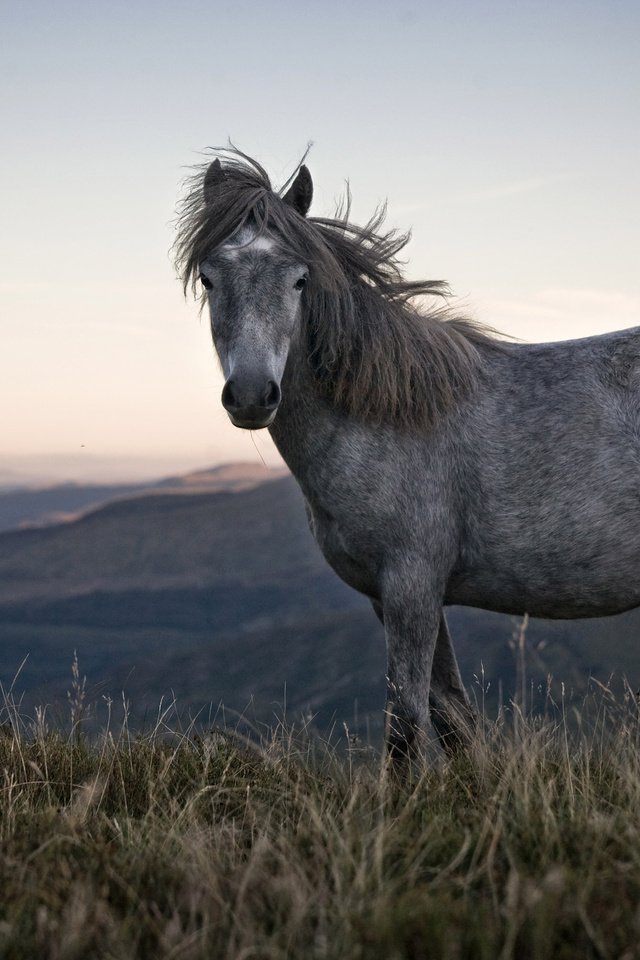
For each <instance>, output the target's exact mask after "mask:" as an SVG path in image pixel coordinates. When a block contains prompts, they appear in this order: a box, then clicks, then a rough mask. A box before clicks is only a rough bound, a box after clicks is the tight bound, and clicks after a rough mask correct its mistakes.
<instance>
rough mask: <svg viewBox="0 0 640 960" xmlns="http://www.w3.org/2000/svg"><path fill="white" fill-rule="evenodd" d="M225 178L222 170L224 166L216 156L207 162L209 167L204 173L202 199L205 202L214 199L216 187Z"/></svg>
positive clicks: (217, 187)
mask: <svg viewBox="0 0 640 960" xmlns="http://www.w3.org/2000/svg"><path fill="white" fill-rule="evenodd" d="M226 179H227V175H226V173H225V172H224V167H223V166H222V164H221V163H220V161H219V160H218V158H217V157H216V159H215V160H214V161H213V163H211V164H209V168H208V170H207V172H206V173H205V175H204V184H203V190H204V199H205V203H211V201H212V200H214V199H215V196H216V194H217V192H218V189H219V187H220V185H221V184H222V183H224V181H225V180H226Z"/></svg>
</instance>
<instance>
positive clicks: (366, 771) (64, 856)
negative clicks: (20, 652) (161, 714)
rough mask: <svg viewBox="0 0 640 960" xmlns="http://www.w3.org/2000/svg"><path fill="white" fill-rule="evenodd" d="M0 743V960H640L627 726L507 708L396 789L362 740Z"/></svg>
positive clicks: (10, 719)
mask: <svg viewBox="0 0 640 960" xmlns="http://www.w3.org/2000/svg"><path fill="white" fill-rule="evenodd" d="M5 716H6V723H5V724H4V726H3V727H2V728H1V733H0V898H1V905H0V956H2V957H8V958H16V960H19V958H25V960H26V958H29V960H32V958H35V957H37V958H51V960H54V958H55V960H63V958H64V960H70V958H82V960H87V958H93V957H101V958H102V957H104V958H113V960H115V958H118V960H120V958H134V957H136V958H137V957H144V958H154V960H156V958H158V960H160V958H166V960H168V958H185V960H186V958H193V960H195V958H207V960H212V958H223V960H263V958H264V960H266V958H274V960H275V958H283V960H284V958H298V957H300V958H305V960H306V958H311V960H313V958H326V960H330V958H331V960H333V958H335V960H338V958H339V960H348V958H353V960H360V958H363V960H364V958H367V960H368V958H371V960H400V958H412V960H413V958H415V960H439V958H443V960H445V958H446V960H459V958H474V960H475V958H482V960H503V958H504V960H506V958H511V957H513V958H517V960H542V958H554V960H565V958H591V957H594V958H603V957H604V958H608V957H611V958H618V960H633V958H635V957H639V956H640V950H639V948H638V943H639V942H640V752H639V750H638V747H639V740H640V723H639V722H638V717H637V710H636V704H635V701H634V699H633V697H631V696H628V697H627V700H626V703H623V704H620V705H616V704H615V703H613V702H612V701H611V700H610V698H608V697H607V694H606V693H604V694H603V696H602V700H601V702H600V705H599V707H598V712H597V715H596V716H595V718H594V719H593V722H592V723H591V724H590V726H589V732H588V733H587V732H586V731H585V728H584V723H582V724H581V723H580V722H576V723H573V724H572V733H571V734H570V733H569V724H568V723H567V722H566V721H565V720H564V719H563V718H562V716H561V717H560V719H559V720H556V721H553V722H551V721H549V720H540V719H538V720H535V719H523V718H522V716H520V714H519V713H518V712H517V711H515V712H513V711H508V712H507V713H506V714H505V715H503V716H501V717H500V718H499V719H498V720H497V721H496V722H493V723H488V722H487V723H486V724H485V725H484V727H483V729H482V730H481V731H480V732H479V733H478V736H477V740H476V743H475V745H474V748H473V751H472V755H471V756H469V757H460V758H458V759H456V760H455V761H448V762H445V761H443V760H442V759H440V760H438V761H436V762H435V763H434V764H432V765H431V766H430V768H429V769H428V770H426V771H425V772H424V774H423V775H422V776H421V777H420V778H419V779H417V780H416V781H415V782H414V783H412V784H411V785H406V786H404V787H398V786H397V785H394V784H393V782H391V781H390V779H389V777H388V776H386V775H385V771H384V769H383V767H382V766H381V764H380V761H379V758H376V756H375V755H374V753H373V751H371V750H370V749H367V748H362V749H361V748H360V746H359V745H358V744H355V745H354V744H349V745H348V746H347V747H346V748H345V749H344V750H342V751H337V750H335V749H329V748H328V747H326V746H323V745H322V744H319V743H318V742H316V741H313V740H311V739H309V738H305V737H304V736H300V737H299V738H295V737H292V736H291V735H288V734H286V733H285V731H284V730H283V729H280V730H277V731H276V732H274V733H273V734H272V735H271V736H270V738H269V739H268V740H267V741H265V742H264V743H262V744H261V745H251V744H249V743H246V742H243V741H241V740H240V739H239V738H238V737H236V736H234V735H233V734H225V733H218V732H206V733H200V734H196V733H195V732H194V731H193V730H191V731H187V732H183V733H181V734H180V733H175V732H174V734H173V735H172V736H169V737H168V736H167V733H166V730H165V729H164V726H163V724H162V723H159V724H158V725H157V726H156V728H155V729H154V730H153V731H151V732H150V733H148V734H147V735H145V736H138V737H134V736H133V735H131V734H130V733H129V731H128V729H127V726H126V724H123V725H121V726H120V729H118V730H117V732H106V733H105V734H104V735H103V736H101V737H100V738H97V739H94V740H92V741H91V742H86V741H84V740H83V739H82V738H81V737H78V731H77V729H76V732H75V734H74V735H72V736H63V735H62V734H61V733H59V732H55V731H53V732H51V731H47V729H46V726H45V724H44V722H43V718H42V717H41V716H40V717H36V720H35V722H34V723H33V724H32V725H31V727H29V728H25V726H24V725H23V724H22V723H21V722H20V720H19V718H18V715H17V713H16V711H12V710H8V711H7V712H6V715H5Z"/></svg>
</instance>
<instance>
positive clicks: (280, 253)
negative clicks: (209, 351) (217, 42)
mask: <svg viewBox="0 0 640 960" xmlns="http://www.w3.org/2000/svg"><path fill="white" fill-rule="evenodd" d="M225 179H226V174H225V172H224V170H223V168H222V166H221V164H220V161H219V160H214V162H213V163H212V164H211V165H210V166H209V168H208V170H207V173H206V176H205V178H204V198H205V202H206V203H209V202H211V201H213V200H215V198H216V197H219V191H221V190H222V191H224V187H225ZM312 195H313V184H312V181H311V176H310V174H309V171H308V170H307V168H306V167H305V166H304V165H303V166H301V167H300V169H299V170H298V173H297V175H296V178H295V180H294V181H293V183H292V184H291V186H290V188H289V190H288V191H287V193H286V194H285V196H284V197H283V198H282V200H283V202H284V203H286V204H289V205H290V206H292V207H293V208H294V210H295V211H296V212H297V213H298V214H300V216H302V217H304V216H306V214H307V212H308V210H309V206H310V204H311V198H312ZM307 274H308V269H307V265H306V264H305V263H301V262H299V261H298V260H296V259H295V258H293V257H292V256H291V255H290V254H288V253H287V252H286V251H285V250H283V248H282V247H281V246H279V245H278V243H277V240H276V238H275V237H272V236H270V235H269V234H268V233H267V232H262V233H261V232H260V231H258V230H257V229H256V228H255V227H251V226H250V225H246V226H244V227H241V228H240V229H238V230H236V232H235V234H234V235H233V236H231V237H229V239H228V240H227V241H226V242H225V243H224V244H223V245H222V246H221V247H218V248H217V249H216V250H215V251H214V253H213V254H212V255H211V256H209V257H208V258H207V259H206V260H204V261H203V262H201V263H200V279H201V281H202V283H203V285H204V288H205V290H206V291H207V297H208V301H209V311H210V313H211V331H212V333H213V342H214V344H215V347H216V350H217V352H218V356H219V357H220V362H221V364H222V369H223V370H224V375H225V377H226V383H225V385H224V389H223V391H222V403H223V406H224V408H225V409H226V411H227V413H228V414H229V417H230V419H231V422H232V423H233V424H235V426H236V427H243V428H244V429H246V430H260V429H261V428H262V427H268V426H269V424H271V423H273V420H274V418H275V416H276V413H277V411H278V406H279V405H280V396H281V393H280V385H281V381H282V376H283V374H284V368H285V364H286V362H287V356H288V354H289V347H290V344H291V339H292V337H293V336H294V334H295V332H296V329H297V327H298V326H299V320H300V312H301V300H302V291H303V289H304V286H305V283H306V281H307Z"/></svg>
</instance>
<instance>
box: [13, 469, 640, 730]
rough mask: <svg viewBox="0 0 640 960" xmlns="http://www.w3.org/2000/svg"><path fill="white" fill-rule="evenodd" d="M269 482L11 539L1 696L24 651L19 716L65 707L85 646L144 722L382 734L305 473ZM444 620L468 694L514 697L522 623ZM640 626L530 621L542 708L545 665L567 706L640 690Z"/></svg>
mask: <svg viewBox="0 0 640 960" xmlns="http://www.w3.org/2000/svg"><path fill="white" fill-rule="evenodd" d="M253 469H255V468H252V470H253ZM272 476H273V475H272V474H271V473H268V472H267V471H263V472H262V473H260V474H259V475H258V474H255V473H252V472H251V470H248V469H247V468H246V467H242V468H237V469H236V468H234V469H231V468H225V469H223V470H221V471H220V470H219V471H211V472H209V471H207V472H205V473H203V474H196V475H192V476H191V477H190V478H171V479H170V480H167V481H162V482H161V483H159V484H156V485H154V487H153V488H152V489H148V490H147V491H146V492H143V491H140V490H136V491H135V495H133V496H129V497H118V499H116V500H112V501H110V502H108V503H106V504H103V505H101V506H99V507H96V508H95V509H89V510H88V511H87V512H84V513H83V514H82V515H81V516H79V517H78V518H77V519H75V520H72V521H69V522H65V523H61V524H57V525H53V526H45V527H33V528H30V529H20V530H12V531H7V532H4V533H2V534H0V680H1V681H2V684H3V688H4V689H5V691H6V690H7V689H8V688H9V687H10V686H11V682H12V678H13V677H14V674H15V672H16V670H17V669H18V667H19V666H20V664H21V663H22V661H23V659H24V658H25V657H26V658H27V660H26V662H25V664H24V666H23V668H22V671H21V673H20V675H19V677H18V678H17V680H16V682H15V686H14V691H17V692H19V693H21V694H23V708H24V709H25V710H26V711H27V712H28V711H29V710H33V707H34V705H35V704H37V703H50V704H51V703H57V704H58V705H59V707H58V708H60V705H62V706H61V709H63V710H65V709H66V706H65V701H66V691H67V690H68V689H69V686H70V664H71V661H72V658H73V652H74V650H77V651H78V657H79V661H80V669H81V672H82V673H86V675H87V683H88V687H87V690H88V698H89V700H90V701H91V702H98V703H104V700H103V698H108V699H110V700H112V701H114V702H117V703H119V702H121V701H122V691H124V693H125V696H126V697H127V698H128V699H129V701H130V703H131V709H132V712H133V714H134V716H135V718H136V719H137V720H141V719H142V718H143V717H144V716H152V715H155V712H156V711H157V708H158V704H159V703H160V701H161V698H163V697H164V698H165V700H164V702H166V698H167V697H171V696H173V695H174V694H175V695H176V696H177V698H178V701H179V703H180V704H181V706H182V707H183V708H184V710H186V711H187V712H190V713H194V712H197V711H199V710H202V709H204V710H205V713H206V715H207V716H208V715H209V711H211V710H213V712H214V713H215V711H216V710H217V709H218V706H219V704H221V703H223V704H224V705H225V709H227V710H230V711H231V716H234V715H236V713H241V712H243V711H245V710H246V708H249V713H250V714H251V716H252V717H253V718H254V719H255V720H256V722H262V721H265V720H268V719H269V718H272V717H273V715H274V713H277V712H278V711H279V710H280V709H281V705H282V704H283V703H285V702H286V704H287V707H288V710H289V713H290V715H295V716H299V715H300V714H308V713H309V712H310V713H311V714H313V715H316V721H315V722H316V723H317V724H318V725H320V726H323V727H326V725H327V724H330V723H331V722H337V723H338V724H339V725H340V724H342V723H343V722H345V723H347V724H348V725H349V726H350V727H353V726H354V725H357V724H358V723H359V724H360V729H361V730H363V729H364V727H365V725H366V724H368V723H371V724H372V726H373V729H374V730H378V731H379V729H380V723H381V717H382V706H383V699H384V673H385V657H384V638H383V634H382V630H381V628H380V625H379V623H378V621H377V620H376V618H375V617H374V615H373V613H372V611H371V610H370V608H369V605H368V603H367V601H366V600H365V599H364V598H363V597H361V596H359V595H358V594H357V593H355V592H354V591H352V590H350V589H349V588H348V587H346V586H345V585H344V584H343V583H342V582H341V581H340V580H339V579H338V578H337V577H336V576H335V575H334V574H333V573H332V571H331V570H330V569H329V567H328V566H327V564H326V563H325V561H324V559H323V558H322V557H321V555H320V553H319V551H318V548H317V547H316V545H315V543H314V542H313V540H312V538H311V535H310V533H309V531H308V528H307V523H306V518H305V515H304V508H303V503H302V497H301V495H300V493H299V491H298V488H297V486H296V484H295V483H294V481H293V479H292V478H291V477H289V476H285V477H279V478H277V479H268V480H267V479H266V478H267V477H269V478H271V477H272ZM103 489H104V488H103ZM194 491H195V492H194ZM449 619H450V624H451V628H452V633H453V635H454V642H455V645H456V649H457V651H458V654H459V658H460V662H461V667H462V670H463V675H464V677H465V679H466V681H467V683H468V684H469V686H470V688H471V690H472V692H475V693H476V694H477V696H478V699H481V698H482V690H481V687H482V685H483V686H484V690H485V693H487V691H488V700H489V701H490V702H491V703H492V704H494V705H495V702H496V697H497V694H498V691H499V690H501V693H502V696H503V699H506V698H507V697H508V695H509V693H511V692H512V691H513V689H514V663H515V655H514V650H513V649H512V646H513V645H511V646H510V640H511V637H512V634H513V633H514V630H515V629H516V628H517V620H516V619H515V618H510V617H504V616H500V615H498V614H491V613H486V612H481V611H476V610H469V609H462V608H453V609H451V610H450V611H449ZM639 627H640V616H639V614H638V613H637V612H633V613H630V614H626V615H624V616H622V617H617V618H610V619H608V620H599V621H583V622H563V621H558V622H554V623H552V622H546V621H533V622H532V623H531V625H530V627H529V629H528V631H527V641H526V662H527V669H528V671H529V682H528V690H529V693H530V695H532V696H534V697H535V698H536V699H537V700H538V702H540V699H541V697H542V699H543V694H544V690H545V687H546V676H547V673H549V672H551V673H553V674H554V676H556V677H558V678H559V679H561V680H563V681H564V683H565V690H566V693H567V696H568V695H569V693H570V691H571V689H572V688H575V689H576V690H577V691H582V690H584V685H585V681H586V678H587V677H588V676H589V674H590V673H593V674H595V675H596V676H597V677H598V678H599V679H600V680H601V681H602V682H606V681H607V679H608V676H609V673H610V672H611V671H612V670H614V671H616V672H617V673H622V672H625V673H626V674H627V675H628V676H629V678H630V680H631V682H632V683H633V684H635V685H636V686H640V646H639V645H638V643H637V637H638V634H639V632H640V631H639V629H638V628H639ZM58 708H57V709H58Z"/></svg>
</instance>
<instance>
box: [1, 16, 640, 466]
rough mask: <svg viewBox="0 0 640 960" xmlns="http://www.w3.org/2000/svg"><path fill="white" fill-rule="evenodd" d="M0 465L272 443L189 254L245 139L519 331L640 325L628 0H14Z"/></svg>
mask: <svg viewBox="0 0 640 960" xmlns="http://www.w3.org/2000/svg"><path fill="white" fill-rule="evenodd" d="M0 37H1V38H2V39H1V40H0V49H1V56H0V79H1V85H0V123H1V129H2V131H3V146H2V150H1V151H0V199H1V202H2V214H1V216H0V411H1V412H0V484H2V483H9V482H11V481H12V480H13V481H15V482H18V481H20V482H22V481H24V480H25V479H27V480H30V481H33V482H40V481H48V480H51V479H58V480H59V479H75V480H86V479H94V480H97V479H101V478H105V479H116V478H119V479H124V478H128V477H133V476H142V475H148V476H151V475H160V474H162V473H167V472H175V471H176V470H177V471H181V470H188V469H194V468H198V467H205V466H209V465H213V464H216V463H222V462H227V461H230V460H249V461H253V462H259V461H260V459H261V458H262V459H264V460H265V462H266V463H268V464H271V463H276V462H277V461H278V458H277V454H276V452H275V450H274V448H273V445H272V443H271V441H270V438H269V437H268V434H267V433H266V431H261V432H258V433H253V434H250V433H247V432H245V431H239V430H236V429H235V428H234V427H232V426H231V424H230V423H229V422H228V420H227V417H226V414H225V413H224V411H223V409H222V407H221V405H220V402H219V396H220V392H221V389H222V383H223V381H222V377H221V374H220V372H219V369H218V365H217V362H216V360H215V358H214V354H213V349H212V347H211V343H210V335H209V330H208V325H207V320H206V317H204V316H203V317H202V318H200V317H199V316H198V310H197V307H196V305H195V304H194V303H193V302H191V301H189V300H186V301H185V299H184V297H183V295H182V291H181V288H180V284H179V283H178V281H177V280H176V277H175V272H174V269H173V266H172V263H171V257H170V253H169V251H170V247H171V243H172V241H173V226H172V221H173V219H174V217H175V206H176V201H177V199H178V197H179V195H180V184H181V181H182V180H183V179H184V178H185V176H186V175H187V174H188V172H189V167H190V166H191V165H193V164H196V163H200V162H202V160H203V151H204V150H205V149H206V148H207V147H211V146H217V145H224V144H225V143H226V142H227V140H228V139H231V140H232V141H233V142H234V143H235V144H236V145H237V146H239V147H240V148H242V149H243V150H244V151H246V152H247V153H250V154H252V155H253V156H255V157H256V158H257V159H259V160H260V161H261V162H262V163H263V165H264V166H266V167H267V169H268V170H269V172H270V174H271V176H272V180H273V181H274V183H275V184H276V185H279V184H280V183H282V182H284V181H285V180H286V179H287V178H288V176H289V175H290V173H291V172H292V170H293V169H294V168H295V166H296V164H297V162H298V160H299V158H300V156H301V154H302V153H303V151H304V149H305V148H306V145H307V143H308V142H309V141H313V147H312V150H311V153H310V155H309V158H308V161H307V163H308V166H309V167H310V170H311V173H312V176H313V178H314V185H315V196H314V205H313V207H312V213H316V214H331V213H332V212H333V209H334V206H335V203H336V200H337V198H338V197H339V196H340V194H341V192H342V190H343V188H344V183H345V180H348V181H349V183H350V186H351V190H352V193H353V197H354V208H353V209H354V217H355V219H360V220H364V219H366V218H367V217H368V216H369V214H370V213H371V212H372V210H373V208H374V207H375V206H376V205H377V204H379V203H380V202H382V201H384V200H387V201H388V211H389V212H388V222H389V224H390V225H393V226H398V227H401V228H403V229H404V228H408V227H412V229H413V240H412V242H411V245H410V247H409V248H408V252H407V257H408V263H407V274H408V275H409V276H414V277H427V278H430V279H444V280H447V281H448V282H449V284H450V286H451V289H452V291H453V292H454V294H455V295H456V297H458V298H459V300H460V303H459V306H461V307H462V308H463V309H464V310H465V311H466V312H467V313H469V314H471V315H472V316H474V317H477V318H478V319H480V320H483V321H485V322H487V323H490V324H492V325H493V326H495V327H498V328H499V329H501V330H503V331H504V332H506V333H508V334H511V335H514V336H517V337H521V338H523V339H525V340H531V341H533V340H550V339H564V338H569V337H580V336H587V335H591V334H595V333H600V332H605V331H608V330H614V329H618V328H621V327H628V326H633V325H635V324H640V271H639V269H638V266H639V260H640V258H639V253H640V178H639V171H640V123H639V119H640V117H639V107H640V6H639V5H638V4H637V3H635V2H633V3H632V2H626V0H620V2H616V3H612V2H610V0H608V2H597V3H596V2H589V0H581V2H574V0H563V2H561V3H557V2H554V3H545V2H540V0H538V2H536V3H529V2H514V0H511V2H509V3H499V2H486V3H478V2H456V0H450V2H447V3H444V2H441V3H429V2H421V3H419V4H418V3H414V2H403V0H401V2H399V3H398V4H389V3H388V2H386V0H385V2H379V0H371V2H367V3H366V4H364V3H350V2H348V0H342V2H334V0H322V2H308V3H306V4H304V5H300V4H294V3H292V2H290V0H275V2H270V3H253V2H243V0H236V2H234V3H229V2H224V3H222V2H221V3H217V2H215V0H209V2H207V3H200V2H196V0H184V2H181V3H167V2H163V0H154V2H153V3H151V2H150V0H141V2H138V3H134V4H132V3H131V2H130V0H127V2H126V3H123V2H120V0H113V2H110V3H109V4H106V3H102V4H97V3H94V4H87V3H86V2H78V3H70V2H66V0H60V2H58V3H56V4H51V3H44V2H41V0H31V2H29V3H28V4H11V5H10V4H9V3H7V2H5V3H2V4H0Z"/></svg>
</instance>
